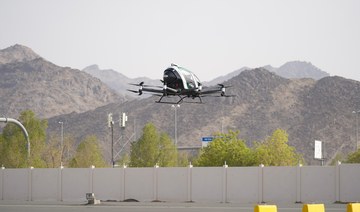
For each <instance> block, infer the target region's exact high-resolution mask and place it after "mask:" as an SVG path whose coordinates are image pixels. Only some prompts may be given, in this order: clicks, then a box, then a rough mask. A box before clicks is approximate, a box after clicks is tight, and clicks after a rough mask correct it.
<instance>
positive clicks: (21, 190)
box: [3, 169, 30, 200]
mask: <svg viewBox="0 0 360 212" xmlns="http://www.w3.org/2000/svg"><path fill="white" fill-rule="evenodd" d="M29 173H30V169H5V170H4V175H3V177H4V179H3V180H4V184H3V195H4V196H3V199H5V200H30V199H29V185H30V184H29V181H30V178H29Z"/></svg>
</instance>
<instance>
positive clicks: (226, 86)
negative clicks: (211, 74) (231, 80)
mask: <svg viewBox="0 0 360 212" xmlns="http://www.w3.org/2000/svg"><path fill="white" fill-rule="evenodd" d="M218 86H219V87H220V88H231V87H232V85H224V84H218Z"/></svg>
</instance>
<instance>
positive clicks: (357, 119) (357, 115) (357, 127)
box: [352, 110, 360, 151]
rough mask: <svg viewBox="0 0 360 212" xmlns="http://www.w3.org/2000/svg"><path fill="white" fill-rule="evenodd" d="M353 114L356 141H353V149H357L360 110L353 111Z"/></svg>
mask: <svg viewBox="0 0 360 212" xmlns="http://www.w3.org/2000/svg"><path fill="white" fill-rule="evenodd" d="M352 113H353V114H355V115H356V116H355V119H356V141H355V151H357V150H358V141H359V113H360V110H358V111H353V112H352Z"/></svg>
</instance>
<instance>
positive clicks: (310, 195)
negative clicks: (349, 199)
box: [300, 166, 336, 203]
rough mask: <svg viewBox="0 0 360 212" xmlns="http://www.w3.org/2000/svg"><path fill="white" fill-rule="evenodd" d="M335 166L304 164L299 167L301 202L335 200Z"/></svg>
mask: <svg viewBox="0 0 360 212" xmlns="http://www.w3.org/2000/svg"><path fill="white" fill-rule="evenodd" d="M335 170H336V167H316V166H306V167H302V168H301V188H300V189H301V201H302V202H329V203H331V202H335V201H336V192H335V191H336V179H335V176H336V175H335Z"/></svg>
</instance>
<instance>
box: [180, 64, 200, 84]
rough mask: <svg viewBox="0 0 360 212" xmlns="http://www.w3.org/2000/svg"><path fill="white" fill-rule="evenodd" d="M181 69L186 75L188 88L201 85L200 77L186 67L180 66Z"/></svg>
mask: <svg viewBox="0 0 360 212" xmlns="http://www.w3.org/2000/svg"><path fill="white" fill-rule="evenodd" d="M179 71H180V72H181V74H182V75H183V76H184V78H185V81H186V85H187V87H188V88H196V87H198V86H199V82H200V81H199V79H198V78H197V77H196V76H195V75H194V74H193V73H192V72H190V71H188V70H186V69H185V68H180V69H179Z"/></svg>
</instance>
